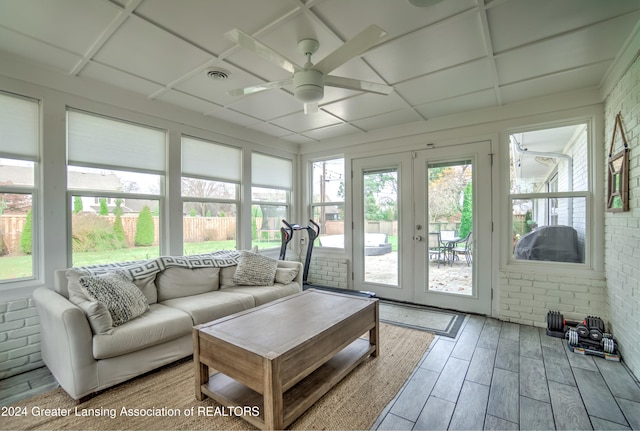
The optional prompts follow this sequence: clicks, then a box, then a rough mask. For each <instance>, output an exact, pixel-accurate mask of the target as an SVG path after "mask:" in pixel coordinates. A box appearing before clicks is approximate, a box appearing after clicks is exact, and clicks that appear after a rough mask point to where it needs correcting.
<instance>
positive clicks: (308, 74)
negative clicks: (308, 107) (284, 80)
mask: <svg viewBox="0 0 640 431" xmlns="http://www.w3.org/2000/svg"><path fill="white" fill-rule="evenodd" d="M293 94H294V95H295V97H296V99H298V100H300V101H301V102H304V103H313V102H319V101H320V100H322V98H323V97H324V75H323V74H322V72H320V71H317V70H314V69H309V70H300V71H298V72H296V73H295V74H294V75H293Z"/></svg>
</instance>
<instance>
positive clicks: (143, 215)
mask: <svg viewBox="0 0 640 431" xmlns="http://www.w3.org/2000/svg"><path fill="white" fill-rule="evenodd" d="M154 240H155V226H154V223H153V216H152V215H151V210H150V209H149V207H148V206H146V205H145V206H144V208H142V211H140V214H138V221H137V222H136V236H135V245H137V246H147V245H152V244H153V241H154Z"/></svg>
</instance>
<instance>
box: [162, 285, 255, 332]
mask: <svg viewBox="0 0 640 431" xmlns="http://www.w3.org/2000/svg"><path fill="white" fill-rule="evenodd" d="M254 289H256V288H254ZM162 304H163V305H166V306H168V307H172V308H176V309H179V310H182V311H184V312H186V313H187V314H189V315H190V316H191V319H192V321H193V324H194V325H199V324H201V323H207V322H210V321H212V320H216V319H219V318H221V317H224V316H228V315H229V314H233V313H237V312H239V311H243V310H247V309H249V308H251V307H255V305H256V303H255V300H254V299H253V296H251V295H247V294H243V293H229V292H227V291H226V290H224V291H222V290H219V291H216V292H209V293H201V294H200V295H192V296H185V297H183V298H174V299H169V300H167V301H163V302H162Z"/></svg>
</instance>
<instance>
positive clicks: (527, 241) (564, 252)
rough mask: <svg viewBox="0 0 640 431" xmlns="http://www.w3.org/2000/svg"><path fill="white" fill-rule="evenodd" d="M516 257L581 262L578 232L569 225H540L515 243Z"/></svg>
mask: <svg viewBox="0 0 640 431" xmlns="http://www.w3.org/2000/svg"><path fill="white" fill-rule="evenodd" d="M514 254H515V258H516V259H527V260H550V261H554V262H578V263H581V262H582V257H581V253H580V245H579V244H578V233H577V232H576V230H575V229H574V228H572V227H571V226H542V227H540V228H538V229H536V230H534V231H533V232H529V233H528V234H526V235H525V236H523V237H522V238H520V240H519V241H518V243H517V244H516V249H515V253H514Z"/></svg>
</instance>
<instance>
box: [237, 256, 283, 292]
mask: <svg viewBox="0 0 640 431" xmlns="http://www.w3.org/2000/svg"><path fill="white" fill-rule="evenodd" d="M277 268H278V261H277V260H274V259H271V258H270V257H267V256H262V255H260V254H256V253H252V252H250V251H246V250H243V251H241V252H240V259H239V260H238V267H237V268H236V273H235V274H234V275H233V282H234V283H236V284H241V285H245V286H273V284H274V279H275V277H276V269H277Z"/></svg>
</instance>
